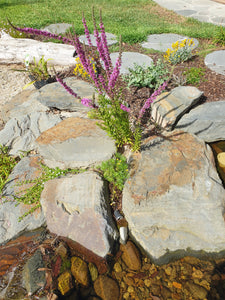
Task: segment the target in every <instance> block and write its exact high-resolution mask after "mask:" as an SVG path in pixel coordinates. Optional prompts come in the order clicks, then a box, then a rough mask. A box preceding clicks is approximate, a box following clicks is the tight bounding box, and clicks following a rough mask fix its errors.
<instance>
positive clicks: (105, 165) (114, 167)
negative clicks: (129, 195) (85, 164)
mask: <svg viewBox="0 0 225 300" xmlns="http://www.w3.org/2000/svg"><path fill="white" fill-rule="evenodd" d="M98 168H99V169H100V170H101V171H102V172H103V177H104V178H105V179H106V180H107V181H109V182H110V183H112V184H113V186H114V187H116V188H118V189H119V190H120V191H122V190H123V186H124V182H125V180H126V179H127V177H128V173H129V171H128V164H127V160H126V157H125V156H123V155H122V154H120V153H116V154H115V155H114V157H113V158H111V159H109V160H107V161H104V162H102V164H101V166H98Z"/></svg>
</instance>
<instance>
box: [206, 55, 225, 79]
mask: <svg viewBox="0 0 225 300" xmlns="http://www.w3.org/2000/svg"><path fill="white" fill-rule="evenodd" d="M204 61H205V65H206V66H207V67H208V68H209V69H210V70H212V71H214V72H216V73H218V74H221V75H225V50H219V51H214V52H212V53H209V54H207V55H206V57H205V60H204Z"/></svg>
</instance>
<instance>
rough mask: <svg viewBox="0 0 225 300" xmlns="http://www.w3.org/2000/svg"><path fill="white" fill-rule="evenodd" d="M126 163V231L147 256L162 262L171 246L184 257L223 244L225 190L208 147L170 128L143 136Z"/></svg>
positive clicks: (224, 241)
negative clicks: (162, 135) (149, 137)
mask: <svg viewBox="0 0 225 300" xmlns="http://www.w3.org/2000/svg"><path fill="white" fill-rule="evenodd" d="M193 153H195V155H194V156H193ZM130 165H131V172H130V178H129V179H128V180H127V181H126V183H125V187H124V190H123V200H122V204H123V212H124V214H125V217H126V219H127V221H128V224H129V231H130V232H131V235H132V236H133V237H134V238H135V240H136V241H137V242H138V243H139V244H140V245H141V247H142V248H144V249H145V251H147V253H149V255H150V256H151V257H152V259H153V260H155V261H157V262H158V263H159V262H160V263H163V262H166V261H168V260H169V259H171V257H172V256H173V251H176V250H183V251H186V252H183V253H181V255H182V256H184V253H186V254H188V253H191V250H195V251H200V250H203V251H206V252H215V253H218V252H220V251H222V250H224V249H225V226H224V219H223V210H224V200H225V192H224V189H223V187H222V185H221V181H220V179H219V177H218V174H217V172H216V169H215V164H214V158H213V155H212V151H211V149H210V147H209V146H206V145H205V144H204V142H202V141H201V140H199V139H198V138H196V137H195V136H193V135H191V134H187V133H184V132H179V131H173V132H172V133H171V134H168V135H167V136H166V138H165V139H163V138H156V139H153V140H152V141H149V143H147V141H146V144H145V145H143V147H142V152H141V153H140V154H138V155H133V156H132V159H131V161H130ZM166 249H167V250H166ZM187 249H189V251H190V252H188V251H187ZM174 255H175V253H174ZM177 255H178V254H177V253H176V255H175V257H177Z"/></svg>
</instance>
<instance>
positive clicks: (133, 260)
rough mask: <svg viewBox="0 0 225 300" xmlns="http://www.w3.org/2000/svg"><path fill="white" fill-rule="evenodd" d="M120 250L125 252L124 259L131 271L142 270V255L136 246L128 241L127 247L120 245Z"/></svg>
mask: <svg viewBox="0 0 225 300" xmlns="http://www.w3.org/2000/svg"><path fill="white" fill-rule="evenodd" d="M120 249H121V251H122V252H123V254H122V259H123V261H124V262H125V264H126V265H127V267H128V268H129V269H131V270H134V271H138V270H140V269H141V259H140V253H139V251H138V249H137V248H136V246H135V245H134V244H133V243H132V242H131V241H128V242H127V243H126V244H125V245H122V244H121V245H120Z"/></svg>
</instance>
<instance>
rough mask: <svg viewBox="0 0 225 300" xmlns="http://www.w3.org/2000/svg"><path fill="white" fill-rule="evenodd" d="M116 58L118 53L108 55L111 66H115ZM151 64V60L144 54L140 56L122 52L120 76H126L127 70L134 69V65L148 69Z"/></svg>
mask: <svg viewBox="0 0 225 300" xmlns="http://www.w3.org/2000/svg"><path fill="white" fill-rule="evenodd" d="M118 56H119V52H113V53H111V54H110V57H111V60H112V64H113V66H115V64H116V60H117V57H118ZM152 63H153V60H152V59H151V58H150V57H149V56H147V55H145V54H141V53H138V52H123V53H122V65H121V69H120V74H128V73H129V68H131V69H132V68H134V65H135V64H137V65H139V66H145V67H148V66H151V64H152Z"/></svg>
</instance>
